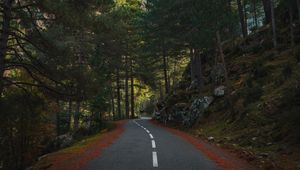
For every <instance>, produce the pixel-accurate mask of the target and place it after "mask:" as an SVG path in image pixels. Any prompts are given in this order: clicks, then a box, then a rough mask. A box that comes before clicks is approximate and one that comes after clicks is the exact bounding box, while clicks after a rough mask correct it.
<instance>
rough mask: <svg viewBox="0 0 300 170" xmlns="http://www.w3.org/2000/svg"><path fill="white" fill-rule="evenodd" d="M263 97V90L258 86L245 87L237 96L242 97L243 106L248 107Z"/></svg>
mask: <svg viewBox="0 0 300 170" xmlns="http://www.w3.org/2000/svg"><path fill="white" fill-rule="evenodd" d="M262 95H263V89H262V88H261V87H260V86H253V87H245V88H244V89H243V90H242V91H240V92H239V96H241V97H243V98H244V99H245V100H244V105H245V106H246V105H249V104H251V103H253V102H257V101H258V100H259V99H260V97H261V96H262Z"/></svg>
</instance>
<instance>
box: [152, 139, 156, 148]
mask: <svg viewBox="0 0 300 170" xmlns="http://www.w3.org/2000/svg"><path fill="white" fill-rule="evenodd" d="M151 142H152V148H153V149H155V148H156V144H155V140H152V141H151Z"/></svg>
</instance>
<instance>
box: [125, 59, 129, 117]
mask: <svg viewBox="0 0 300 170" xmlns="http://www.w3.org/2000/svg"><path fill="white" fill-rule="evenodd" d="M128 60H129V57H128V56H125V115H126V118H129V70H128V66H129V64H128Z"/></svg>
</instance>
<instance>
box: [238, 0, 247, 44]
mask: <svg viewBox="0 0 300 170" xmlns="http://www.w3.org/2000/svg"><path fill="white" fill-rule="evenodd" d="M237 5H238V11H239V16H240V24H241V28H242V33H243V37H244V38H245V37H246V36H247V35H248V33H247V32H248V31H247V23H246V20H245V13H244V10H243V6H242V2H241V0H237Z"/></svg>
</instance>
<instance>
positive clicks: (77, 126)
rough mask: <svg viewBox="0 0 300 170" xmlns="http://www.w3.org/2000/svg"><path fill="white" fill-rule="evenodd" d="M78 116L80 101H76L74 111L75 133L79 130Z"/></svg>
mask: <svg viewBox="0 0 300 170" xmlns="http://www.w3.org/2000/svg"><path fill="white" fill-rule="evenodd" d="M79 115H80V101H79V100H77V101H76V109H75V115H74V130H75V131H76V130H77V129H78V128H79Z"/></svg>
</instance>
